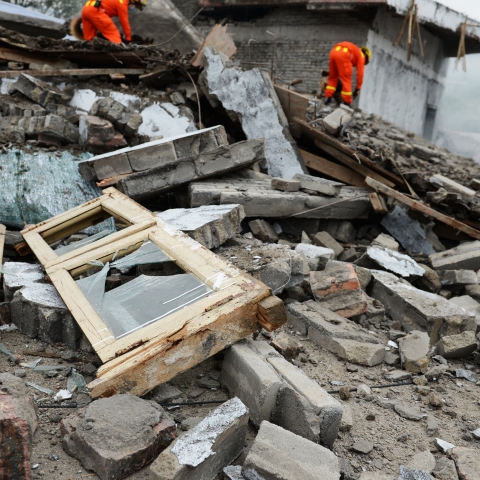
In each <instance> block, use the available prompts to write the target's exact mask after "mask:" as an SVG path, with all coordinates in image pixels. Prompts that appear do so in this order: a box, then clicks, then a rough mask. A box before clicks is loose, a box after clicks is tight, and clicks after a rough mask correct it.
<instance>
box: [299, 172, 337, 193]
mask: <svg viewBox="0 0 480 480" xmlns="http://www.w3.org/2000/svg"><path fill="white" fill-rule="evenodd" d="M293 179H294V180H296V181H298V182H300V188H301V189H302V190H310V191H312V192H317V193H320V194H322V195H327V196H329V197H337V196H338V194H339V193H340V189H341V187H343V186H345V184H344V183H340V182H335V181H334V180H327V179H326V178H320V177H313V176H312V175H305V174H303V173H297V174H296V175H295V176H294V177H293Z"/></svg>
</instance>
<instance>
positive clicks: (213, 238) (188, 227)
mask: <svg viewBox="0 0 480 480" xmlns="http://www.w3.org/2000/svg"><path fill="white" fill-rule="evenodd" d="M156 216H157V217H158V218H160V219H162V220H163V221H164V222H166V223H168V224H169V225H171V226H172V227H174V228H177V229H178V230H181V231H182V232H185V233H187V234H188V235H189V236H190V237H192V238H193V239H194V240H196V241H197V242H198V243H201V244H202V245H203V246H204V247H206V248H208V249H212V248H217V247H219V246H220V245H222V244H224V243H225V242H226V241H227V240H228V239H229V238H232V237H233V236H235V234H237V233H239V232H240V231H241V222H242V220H243V219H244V218H245V212H244V210H243V207H242V206H241V205H206V206H204V207H197V208H171V209H170V210H166V211H164V212H161V213H157V214H156Z"/></svg>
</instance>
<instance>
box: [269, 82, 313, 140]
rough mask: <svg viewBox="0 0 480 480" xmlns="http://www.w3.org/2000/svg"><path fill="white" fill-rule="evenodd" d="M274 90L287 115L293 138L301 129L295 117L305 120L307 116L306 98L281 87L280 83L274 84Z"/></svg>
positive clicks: (296, 136) (297, 135)
mask: <svg viewBox="0 0 480 480" xmlns="http://www.w3.org/2000/svg"><path fill="white" fill-rule="evenodd" d="M274 87H275V92H277V96H278V99H279V100H280V103H281V104H282V108H283V111H284V112H285V116H286V117H287V120H288V124H289V126H290V131H291V132H292V135H293V136H294V137H295V138H298V137H299V136H300V135H301V129H300V127H299V126H298V125H297V123H296V121H295V118H301V119H302V120H305V118H306V117H307V109H308V102H309V100H308V98H307V97H304V96H303V95H300V94H299V93H297V92H293V91H292V90H289V89H288V88H285V87H281V86H280V85H274Z"/></svg>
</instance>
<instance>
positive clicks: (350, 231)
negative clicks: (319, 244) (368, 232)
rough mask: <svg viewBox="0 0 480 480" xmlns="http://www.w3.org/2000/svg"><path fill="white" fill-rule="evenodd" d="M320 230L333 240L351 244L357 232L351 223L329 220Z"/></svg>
mask: <svg viewBox="0 0 480 480" xmlns="http://www.w3.org/2000/svg"><path fill="white" fill-rule="evenodd" d="M322 230H325V231H326V232H327V233H329V234H330V235H331V236H332V237H333V238H334V239H335V240H338V241H339V242H343V243H352V242H354V241H355V237H356V235H357V232H356V230H355V227H354V226H353V224H352V223H351V222H347V221H346V220H329V221H328V222H327V223H326V224H325V226H322Z"/></svg>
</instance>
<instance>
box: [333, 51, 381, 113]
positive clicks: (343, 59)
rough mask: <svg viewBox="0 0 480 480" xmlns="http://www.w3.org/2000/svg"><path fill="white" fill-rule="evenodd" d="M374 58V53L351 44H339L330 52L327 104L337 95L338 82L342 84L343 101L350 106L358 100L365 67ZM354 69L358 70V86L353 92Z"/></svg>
mask: <svg viewBox="0 0 480 480" xmlns="http://www.w3.org/2000/svg"><path fill="white" fill-rule="evenodd" d="M371 57H372V52H371V51H370V49H369V48H367V47H357V46H356V45H355V44H354V43H351V42H341V43H337V45H335V46H334V47H333V49H332V51H331V52H330V70H329V75H328V84H327V87H326V90H325V98H326V99H327V101H326V103H329V102H330V100H329V99H331V97H333V95H334V94H335V91H336V89H337V85H338V80H339V79H340V81H341V84H342V90H341V95H342V100H343V101H344V102H345V103H346V104H348V105H350V104H351V103H352V101H353V100H354V99H355V98H357V96H358V94H359V93H360V89H361V88H362V83H363V73H364V68H365V65H367V64H368V62H369V61H370V59H371ZM353 67H356V68H357V85H356V88H355V91H353V90H352V76H353Z"/></svg>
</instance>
